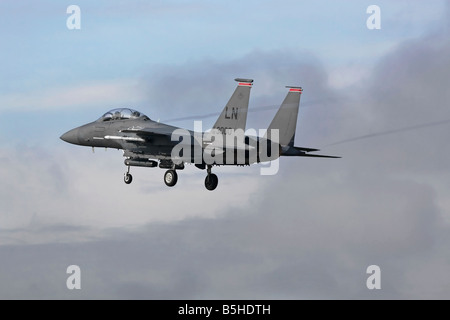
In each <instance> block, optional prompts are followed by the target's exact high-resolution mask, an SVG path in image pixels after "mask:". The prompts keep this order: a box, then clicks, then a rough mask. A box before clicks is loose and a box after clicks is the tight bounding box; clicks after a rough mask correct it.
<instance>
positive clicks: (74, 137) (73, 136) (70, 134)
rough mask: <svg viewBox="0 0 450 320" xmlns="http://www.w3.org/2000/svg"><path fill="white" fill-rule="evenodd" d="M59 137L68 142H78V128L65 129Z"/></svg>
mask: <svg viewBox="0 0 450 320" xmlns="http://www.w3.org/2000/svg"><path fill="white" fill-rule="evenodd" d="M60 139H61V140H63V141H65V142H68V143H72V144H78V128H76V129H72V130H70V131H67V132H66V133H64V134H63V135H62V136H61V137H60Z"/></svg>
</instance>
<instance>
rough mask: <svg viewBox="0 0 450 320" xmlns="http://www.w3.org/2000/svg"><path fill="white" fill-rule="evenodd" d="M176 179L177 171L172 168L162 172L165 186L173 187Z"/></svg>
mask: <svg viewBox="0 0 450 320" xmlns="http://www.w3.org/2000/svg"><path fill="white" fill-rule="evenodd" d="M177 181H178V174H177V172H176V171H175V170H173V169H171V170H167V171H166V173H165V174H164V182H165V184H166V186H168V187H173V186H174V185H176V184H177Z"/></svg>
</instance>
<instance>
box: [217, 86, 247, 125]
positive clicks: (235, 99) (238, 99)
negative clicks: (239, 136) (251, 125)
mask: <svg viewBox="0 0 450 320" xmlns="http://www.w3.org/2000/svg"><path fill="white" fill-rule="evenodd" d="M234 80H235V81H237V82H238V83H239V84H238V86H237V88H236V90H235V91H234V93H233V95H232V96H231V98H230V100H229V101H228V103H227V105H226V106H225V108H224V109H223V111H222V113H221V114H220V116H219V118H218V119H217V121H216V123H215V124H214V126H213V129H218V130H220V131H221V132H222V133H225V131H226V130H227V129H234V130H236V129H242V130H244V131H245V125H246V123H247V112H248V102H249V100H250V89H251V88H252V84H253V80H252V79H240V78H237V79H234Z"/></svg>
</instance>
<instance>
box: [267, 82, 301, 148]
mask: <svg viewBox="0 0 450 320" xmlns="http://www.w3.org/2000/svg"><path fill="white" fill-rule="evenodd" d="M286 88H289V92H288V94H287V96H286V98H285V99H284V101H283V103H282V104H281V106H280V109H278V112H277V114H276V115H275V117H274V118H273V120H272V122H271V123H270V126H269V128H267V132H266V135H265V136H264V137H265V138H268V139H270V130H271V129H278V130H279V139H280V141H279V143H280V145H282V146H291V147H293V146H294V139H295V129H296V128H297V117H298V109H299V107H300V96H301V94H302V92H303V89H302V88H301V87H290V86H288V87H286Z"/></svg>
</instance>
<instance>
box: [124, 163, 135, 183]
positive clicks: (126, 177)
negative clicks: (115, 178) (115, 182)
mask: <svg viewBox="0 0 450 320" xmlns="http://www.w3.org/2000/svg"><path fill="white" fill-rule="evenodd" d="M123 181H124V182H125V183H126V184H130V183H131V182H132V181H133V176H132V175H131V174H130V167H129V166H128V170H127V172H125V174H124V176H123Z"/></svg>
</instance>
